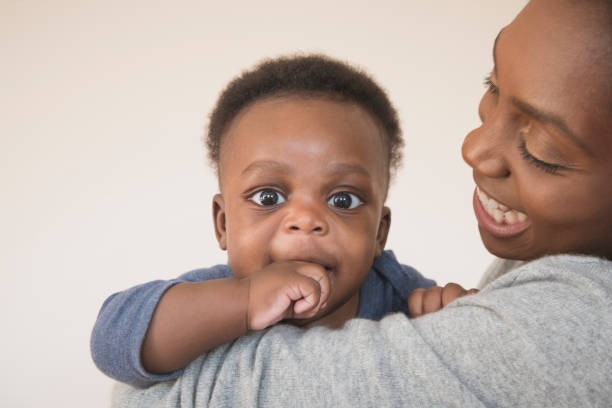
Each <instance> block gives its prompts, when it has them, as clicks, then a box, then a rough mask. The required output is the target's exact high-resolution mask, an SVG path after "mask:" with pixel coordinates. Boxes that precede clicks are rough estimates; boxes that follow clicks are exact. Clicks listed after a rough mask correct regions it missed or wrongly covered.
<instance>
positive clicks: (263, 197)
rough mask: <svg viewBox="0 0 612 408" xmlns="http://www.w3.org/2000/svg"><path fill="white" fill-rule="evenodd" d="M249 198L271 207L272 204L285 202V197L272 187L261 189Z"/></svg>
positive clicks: (258, 203) (256, 202)
mask: <svg viewBox="0 0 612 408" xmlns="http://www.w3.org/2000/svg"><path fill="white" fill-rule="evenodd" d="M249 200H251V201H253V202H254V203H255V204H257V205H261V206H263V207H269V206H272V205H277V204H282V203H284V202H285V197H283V196H282V194H280V193H279V192H278V191H276V190H272V189H265V190H259V191H257V192H256V193H255V194H253V195H252V196H251V197H250V198H249Z"/></svg>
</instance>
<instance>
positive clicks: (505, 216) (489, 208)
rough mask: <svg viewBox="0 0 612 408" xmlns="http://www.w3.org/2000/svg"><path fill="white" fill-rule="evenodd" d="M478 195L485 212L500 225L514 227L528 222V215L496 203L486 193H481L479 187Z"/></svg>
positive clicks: (477, 189)
mask: <svg viewBox="0 0 612 408" xmlns="http://www.w3.org/2000/svg"><path fill="white" fill-rule="evenodd" d="M476 194H477V195H478V200H480V203H481V204H482V207H483V208H484V210H485V211H486V212H487V214H489V215H490V216H491V218H493V219H494V220H495V222H497V223H498V224H508V225H512V224H517V223H522V222H525V221H527V214H525V213H522V212H520V211H518V210H513V209H512V208H509V207H508V206H506V205H504V204H502V203H499V202H497V201H495V200H494V199H492V198H491V197H489V196H488V195H487V194H486V193H485V192H484V191H481V190H480V188H479V187H478V186H476Z"/></svg>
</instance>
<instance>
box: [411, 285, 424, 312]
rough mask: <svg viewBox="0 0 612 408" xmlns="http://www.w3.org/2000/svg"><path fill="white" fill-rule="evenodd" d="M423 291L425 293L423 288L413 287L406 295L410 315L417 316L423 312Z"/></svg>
mask: <svg viewBox="0 0 612 408" xmlns="http://www.w3.org/2000/svg"><path fill="white" fill-rule="evenodd" d="M423 293H425V289H423V288H418V289H415V290H413V291H412V293H410V296H409V297H408V311H409V312H410V317H419V316H421V315H422V314H423Z"/></svg>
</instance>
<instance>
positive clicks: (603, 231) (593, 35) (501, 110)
mask: <svg viewBox="0 0 612 408" xmlns="http://www.w3.org/2000/svg"><path fill="white" fill-rule="evenodd" d="M601 7H602V6H601V3H598V2H571V1H566V0H532V1H530V2H529V4H528V5H527V6H526V7H525V9H523V11H522V12H521V13H520V14H519V15H518V16H517V18H516V19H515V20H514V21H513V22H512V23H511V24H510V25H509V26H507V27H506V28H504V29H503V30H502V32H501V33H500V35H499V37H498V39H497V41H496V44H495V49H494V53H495V66H494V67H493V71H492V72H491V75H490V77H491V78H490V79H491V82H490V86H489V89H488V90H487V92H486V93H485V95H484V96H483V97H482V101H481V103H480V107H479V114H480V118H481V119H482V122H483V123H482V125H481V126H480V127H479V128H477V129H475V130H473V131H472V132H470V133H469V134H468V135H467V136H466V138H465V141H464V144H463V149H462V152H463V157H464V159H465V161H466V162H467V163H468V164H469V165H470V166H471V167H472V168H473V169H474V180H475V181H476V184H477V185H478V186H479V187H480V188H481V189H482V190H484V191H486V193H487V194H488V195H489V196H490V197H492V198H494V199H495V200H496V201H498V202H499V203H502V204H504V205H506V206H507V207H509V208H510V209H515V210H518V211H521V212H523V213H525V214H527V217H528V220H529V221H530V225H529V227H528V228H527V229H526V230H524V231H522V232H521V233H520V234H518V235H516V236H512V237H499V236H497V235H495V234H492V233H491V232H490V231H488V230H487V229H486V228H483V227H482V226H480V227H479V230H480V235H481V238H482V241H483V243H484V244H485V246H486V247H487V249H488V250H489V251H490V252H491V253H493V254H495V255H497V256H500V257H502V258H508V259H524V260H531V259H535V258H538V257H541V256H544V255H549V254H557V253H582V254H591V255H597V256H601V257H604V258H607V259H612V159H611V158H612V131H611V129H612V53H610V47H611V44H612V30H611V26H610V23H609V22H606V21H605V20H604V19H605V18H608V17H606V13H605V12H604V10H603V9H602V8H601ZM536 112H537V113H536ZM552 117H555V118H556V119H555V120H552V121H551V120H550V118H552ZM555 122H557V124H555ZM561 122H562V123H563V125H561V127H560V126H559V125H558V123H561ZM563 127H565V128H566V129H569V130H570V132H571V133H572V134H573V135H574V137H573V138H572V137H568V136H566V135H565V134H564V133H566V132H565V131H564V129H563ZM523 143H524V149H525V150H526V151H527V152H528V154H529V155H531V158H526V156H527V155H526V154H525V152H523V151H521V148H520V146H521V144H523ZM475 292H476V290H475V289H471V290H470V291H465V290H464V289H463V288H461V287H460V286H458V285H456V284H452V283H451V284H448V285H446V286H445V287H444V288H441V287H433V288H429V289H427V290H423V289H417V290H415V291H414V292H413V293H412V294H411V296H410V298H409V301H408V303H409V309H410V313H411V315H412V316H413V317H418V316H420V315H422V314H426V313H431V312H435V311H437V310H439V309H441V308H442V307H444V306H446V305H447V304H448V303H450V301H452V300H453V299H456V298H459V297H462V296H464V295H466V294H471V293H475Z"/></svg>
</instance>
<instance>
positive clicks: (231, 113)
mask: <svg viewBox="0 0 612 408" xmlns="http://www.w3.org/2000/svg"><path fill="white" fill-rule="evenodd" d="M286 96H296V97H302V98H325V99H331V100H338V101H342V102H349V103H354V104H357V105H358V106H360V107H361V108H363V109H364V110H365V111H366V112H368V113H369V114H370V115H371V116H372V117H373V118H375V120H376V121H377V122H378V124H379V126H380V127H381V128H382V130H383V133H384V138H385V145H386V147H387V157H386V159H387V163H388V165H389V169H390V170H395V169H397V167H399V164H400V162H401V148H402V145H403V140H402V136H401V128H400V124H399V121H398V118H397V113H396V111H395V108H394V107H393V105H392V104H391V102H390V101H389V98H388V97H387V94H386V92H385V91H384V90H383V89H382V88H381V87H380V86H379V85H378V84H377V83H376V82H374V80H372V78H370V77H369V76H368V75H367V74H366V73H364V72H363V71H362V70H360V69H357V68H355V67H352V66H350V65H349V64H347V63H344V62H341V61H338V60H335V59H332V58H330V57H327V56H324V55H304V56H286V57H280V58H274V59H267V60H264V61H262V62H260V63H259V64H258V65H256V66H255V67H254V68H253V69H251V70H248V71H245V72H243V73H242V74H241V75H239V76H238V77H237V78H235V79H234V80H232V81H231V82H230V83H229V84H228V85H227V87H226V88H225V89H224V90H223V92H221V94H220V96H219V99H218V100H217V104H216V105H215V107H214V109H213V111H212V113H211V114H210V122H209V125H208V134H207V136H206V141H205V143H206V146H207V148H208V157H209V159H210V161H211V163H212V164H213V166H214V167H215V169H216V170H217V172H218V170H219V150H220V147H221V142H222V138H223V135H224V133H225V131H226V130H227V128H228V127H229V125H230V123H231V122H232V120H234V118H235V117H236V116H237V115H238V114H239V113H240V111H242V110H243V109H244V108H246V107H247V106H249V105H251V104H253V103H255V102H257V101H260V100H263V99H266V98H271V97H286ZM389 173H391V171H389Z"/></svg>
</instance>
